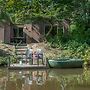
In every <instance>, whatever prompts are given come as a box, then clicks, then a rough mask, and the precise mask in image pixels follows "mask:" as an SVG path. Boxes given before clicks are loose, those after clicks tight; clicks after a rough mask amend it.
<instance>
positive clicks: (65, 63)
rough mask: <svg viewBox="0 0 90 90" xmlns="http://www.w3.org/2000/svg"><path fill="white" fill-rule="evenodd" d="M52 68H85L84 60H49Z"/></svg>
mask: <svg viewBox="0 0 90 90" xmlns="http://www.w3.org/2000/svg"><path fill="white" fill-rule="evenodd" d="M48 63H49V66H50V67H51V68H80V67H82V66H83V63H84V61H83V60H82V59H49V60H48Z"/></svg>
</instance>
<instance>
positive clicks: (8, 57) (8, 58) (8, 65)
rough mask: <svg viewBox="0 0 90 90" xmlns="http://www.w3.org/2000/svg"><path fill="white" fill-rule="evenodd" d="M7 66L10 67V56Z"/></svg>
mask: <svg viewBox="0 0 90 90" xmlns="http://www.w3.org/2000/svg"><path fill="white" fill-rule="evenodd" d="M8 67H10V56H9V57H8Z"/></svg>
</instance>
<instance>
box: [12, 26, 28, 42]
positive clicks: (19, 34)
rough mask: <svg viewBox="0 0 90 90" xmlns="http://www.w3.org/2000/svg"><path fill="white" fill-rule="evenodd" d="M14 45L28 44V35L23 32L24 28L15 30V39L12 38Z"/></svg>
mask: <svg viewBox="0 0 90 90" xmlns="http://www.w3.org/2000/svg"><path fill="white" fill-rule="evenodd" d="M11 42H13V43H26V34H25V33H24V32H23V28H22V27H19V28H13V37H12V38H11Z"/></svg>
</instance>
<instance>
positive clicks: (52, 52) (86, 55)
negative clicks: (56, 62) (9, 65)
mask: <svg viewBox="0 0 90 90" xmlns="http://www.w3.org/2000/svg"><path fill="white" fill-rule="evenodd" d="M70 43H71V42H70ZM70 43H67V45H65V44H63V45H61V46H55V44H54V45H53V44H51V43H45V42H43V43H31V44H28V45H27V46H28V47H29V48H31V47H32V45H34V44H36V45H37V48H40V49H42V50H43V52H44V57H45V58H48V59H53V58H81V59H85V60H86V61H88V62H89V63H90V46H89V45H87V44H82V45H81V44H80V43H77V42H72V43H71V44H70ZM8 54H13V55H14V54H15V48H14V46H13V45H8V44H0V64H1V66H2V65H3V63H5V65H6V62H7V58H8ZM13 59H14V58H13Z"/></svg>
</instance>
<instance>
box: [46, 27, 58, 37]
mask: <svg viewBox="0 0 90 90" xmlns="http://www.w3.org/2000/svg"><path fill="white" fill-rule="evenodd" d="M50 28H51V26H50V25H46V26H45V35H46V34H47V33H48V31H49V30H50ZM56 34H57V25H55V26H52V31H51V32H50V34H49V36H51V37H53V36H55V35H56Z"/></svg>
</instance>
